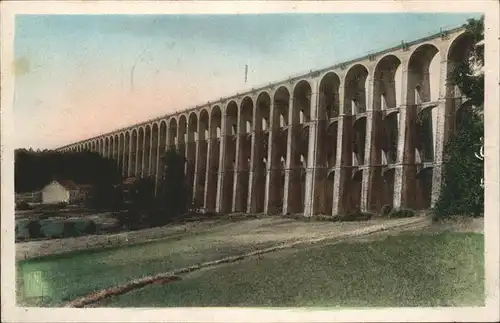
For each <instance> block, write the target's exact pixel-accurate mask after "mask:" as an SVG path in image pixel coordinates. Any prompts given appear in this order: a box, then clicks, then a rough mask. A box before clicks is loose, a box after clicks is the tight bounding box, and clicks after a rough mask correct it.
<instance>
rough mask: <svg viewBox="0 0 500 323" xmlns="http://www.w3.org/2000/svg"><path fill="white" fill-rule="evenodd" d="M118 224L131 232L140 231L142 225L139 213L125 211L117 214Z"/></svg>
mask: <svg viewBox="0 0 500 323" xmlns="http://www.w3.org/2000/svg"><path fill="white" fill-rule="evenodd" d="M115 216H116V219H117V220H118V223H119V224H120V225H121V226H122V227H125V228H127V229H129V230H138V229H139V228H140V224H141V214H140V213H139V211H123V212H118V213H116V214H115Z"/></svg>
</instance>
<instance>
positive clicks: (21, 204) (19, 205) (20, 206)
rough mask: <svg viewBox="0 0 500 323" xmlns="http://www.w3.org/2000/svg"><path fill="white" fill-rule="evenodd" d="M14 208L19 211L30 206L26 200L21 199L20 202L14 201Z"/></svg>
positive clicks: (29, 208)
mask: <svg viewBox="0 0 500 323" xmlns="http://www.w3.org/2000/svg"><path fill="white" fill-rule="evenodd" d="M16 210H20V211H25V210H31V206H30V205H29V203H28V202H26V201H21V202H18V203H16Z"/></svg>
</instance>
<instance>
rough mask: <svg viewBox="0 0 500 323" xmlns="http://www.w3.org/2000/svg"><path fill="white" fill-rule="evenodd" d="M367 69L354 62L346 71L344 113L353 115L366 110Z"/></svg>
mask: <svg viewBox="0 0 500 323" xmlns="http://www.w3.org/2000/svg"><path fill="white" fill-rule="evenodd" d="M367 82H368V69H367V68H366V66H364V65H362V64H355V65H353V66H352V67H351V68H349V70H348V71H347V73H346V75H345V79H344V113H345V114H347V115H355V114H358V113H364V112H366V106H367V102H366V99H367V95H366V94H367Z"/></svg>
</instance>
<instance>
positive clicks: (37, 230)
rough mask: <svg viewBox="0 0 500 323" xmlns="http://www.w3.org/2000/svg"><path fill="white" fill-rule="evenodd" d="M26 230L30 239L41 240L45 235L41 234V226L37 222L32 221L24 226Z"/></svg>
mask: <svg viewBox="0 0 500 323" xmlns="http://www.w3.org/2000/svg"><path fill="white" fill-rule="evenodd" d="M26 229H28V232H29V235H30V238H34V239H37V238H43V237H45V235H44V234H43V232H42V225H41V224H40V221H38V220H32V221H30V222H28V224H26Z"/></svg>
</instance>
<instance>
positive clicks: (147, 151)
mask: <svg viewBox="0 0 500 323" xmlns="http://www.w3.org/2000/svg"><path fill="white" fill-rule="evenodd" d="M143 158H144V160H143V169H144V172H143V175H144V176H145V177H147V176H150V175H151V125H149V124H148V125H146V126H145V128H144V157H143Z"/></svg>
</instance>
